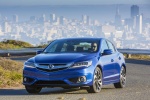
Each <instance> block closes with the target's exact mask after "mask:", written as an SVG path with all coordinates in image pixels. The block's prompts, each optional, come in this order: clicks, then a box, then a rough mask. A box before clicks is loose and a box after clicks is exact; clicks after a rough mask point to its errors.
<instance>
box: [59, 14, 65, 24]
mask: <svg viewBox="0 0 150 100" xmlns="http://www.w3.org/2000/svg"><path fill="white" fill-rule="evenodd" d="M64 23H65V18H64V17H63V16H61V17H60V24H61V25H64Z"/></svg>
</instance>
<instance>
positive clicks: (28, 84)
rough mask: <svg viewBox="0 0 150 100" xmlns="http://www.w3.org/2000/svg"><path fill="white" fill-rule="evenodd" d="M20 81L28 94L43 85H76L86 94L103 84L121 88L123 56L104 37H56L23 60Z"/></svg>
mask: <svg viewBox="0 0 150 100" xmlns="http://www.w3.org/2000/svg"><path fill="white" fill-rule="evenodd" d="M23 84H24V85H25V88H26V90H27V92H28V93H39V92H40V91H41V89H42V88H44V87H62V88H65V89H66V88H77V87H80V88H81V89H82V88H84V89H86V90H87V91H88V92H89V93H98V92H100V91H101V88H102V85H107V84H114V86H115V88H124V87H125V85H126V65H125V60H124V56H123V54H121V53H120V52H118V51H117V49H116V48H115V46H114V45H113V44H112V43H111V42H110V41H109V40H107V39H104V38H68V39H58V40H55V41H53V42H51V43H50V44H49V45H48V46H47V47H46V48H45V49H44V50H43V51H37V55H36V56H35V57H32V58H30V59H28V60H27V61H26V62H25V63H24V69H23Z"/></svg>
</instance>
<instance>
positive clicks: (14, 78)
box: [0, 58, 23, 87]
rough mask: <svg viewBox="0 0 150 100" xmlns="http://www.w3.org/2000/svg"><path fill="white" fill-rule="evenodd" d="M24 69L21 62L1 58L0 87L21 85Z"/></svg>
mask: <svg viewBox="0 0 150 100" xmlns="http://www.w3.org/2000/svg"><path fill="white" fill-rule="evenodd" d="M22 67H23V63H21V62H16V61H12V60H9V59H5V58H0V87H11V86H18V85H21V83H22Z"/></svg>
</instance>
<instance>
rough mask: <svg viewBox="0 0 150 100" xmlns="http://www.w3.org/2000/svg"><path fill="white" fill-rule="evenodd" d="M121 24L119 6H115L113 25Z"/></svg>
mask: <svg viewBox="0 0 150 100" xmlns="http://www.w3.org/2000/svg"><path fill="white" fill-rule="evenodd" d="M120 25H121V16H120V14H119V7H118V6H117V9H116V15H115V26H120Z"/></svg>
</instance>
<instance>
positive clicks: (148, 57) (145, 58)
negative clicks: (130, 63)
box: [124, 54, 150, 60]
mask: <svg viewBox="0 0 150 100" xmlns="http://www.w3.org/2000/svg"><path fill="white" fill-rule="evenodd" d="M124 56H125V57H126V58H127V54H124ZM130 58H131V59H140V60H150V55H140V54H131V56H130Z"/></svg>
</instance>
